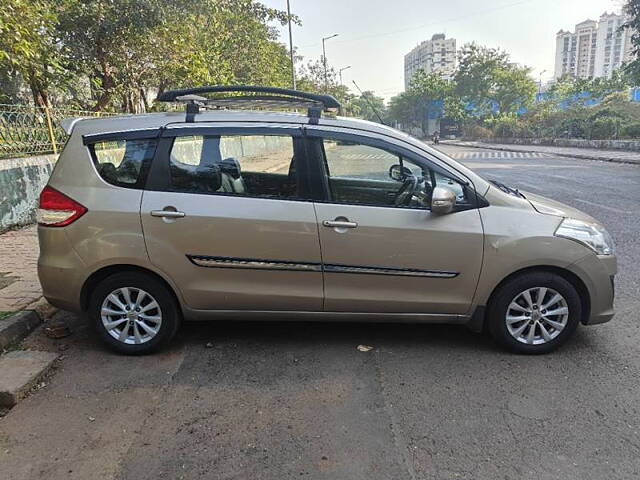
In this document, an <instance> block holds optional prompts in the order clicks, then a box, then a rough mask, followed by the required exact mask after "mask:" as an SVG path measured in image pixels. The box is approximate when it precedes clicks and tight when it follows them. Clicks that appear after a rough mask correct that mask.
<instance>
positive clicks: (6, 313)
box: [0, 312, 13, 320]
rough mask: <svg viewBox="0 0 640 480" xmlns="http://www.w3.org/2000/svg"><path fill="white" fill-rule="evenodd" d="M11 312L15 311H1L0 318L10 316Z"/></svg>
mask: <svg viewBox="0 0 640 480" xmlns="http://www.w3.org/2000/svg"><path fill="white" fill-rule="evenodd" d="M11 314H13V312H0V320H2V319H3V318H6V317H8V316H9V315H11Z"/></svg>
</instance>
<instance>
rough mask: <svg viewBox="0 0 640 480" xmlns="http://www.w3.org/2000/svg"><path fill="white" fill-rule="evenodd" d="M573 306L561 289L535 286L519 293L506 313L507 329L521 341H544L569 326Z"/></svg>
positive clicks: (533, 343) (530, 343)
mask: <svg viewBox="0 0 640 480" xmlns="http://www.w3.org/2000/svg"><path fill="white" fill-rule="evenodd" d="M568 320H569V307H568V305H567V301H566V300H565V298H564V297H563V296H562V295H561V294H560V293H558V292H557V291H555V290H553V289H551V288H546V287H533V288H529V289H527V290H525V291H523V292H520V293H519V294H518V295H516V296H515V297H514V298H513V300H512V301H511V303H510V304H509V306H508V307H507V313H506V316H505V322H506V326H507V330H508V331H509V333H510V334H511V336H512V337H513V338H515V339H516V340H517V341H518V342H521V343H524V344H527V345H541V344H544V343H548V342H550V341H552V340H553V339H554V338H556V337H557V336H558V335H560V333H561V332H562V331H563V330H564V328H565V327H566V326H567V322H568Z"/></svg>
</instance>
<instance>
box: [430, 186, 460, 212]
mask: <svg viewBox="0 0 640 480" xmlns="http://www.w3.org/2000/svg"><path fill="white" fill-rule="evenodd" d="M455 205H456V194H455V193H454V192H453V190H451V189H450V188H447V187H436V188H434V189H433V194H432V195H431V211H432V212H433V213H435V214H437V215H445V214H447V213H451V212H452V211H453V207H454V206H455Z"/></svg>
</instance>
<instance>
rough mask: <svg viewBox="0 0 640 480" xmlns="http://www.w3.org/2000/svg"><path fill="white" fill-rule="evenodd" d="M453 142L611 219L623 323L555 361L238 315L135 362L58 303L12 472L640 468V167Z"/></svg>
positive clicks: (406, 334) (512, 179) (444, 472)
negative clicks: (47, 374)
mask: <svg viewBox="0 0 640 480" xmlns="http://www.w3.org/2000/svg"><path fill="white" fill-rule="evenodd" d="M444 148H446V150H447V151H451V152H454V153H455V154H456V155H457V156H460V158H462V159H463V160H464V161H465V162H466V163H467V164H468V165H469V166H470V167H472V168H474V169H477V170H478V171H481V172H482V173H484V174H486V175H488V176H490V177H493V178H497V179H499V180H501V181H503V182H505V183H509V184H512V185H515V186H517V187H520V188H522V189H523V190H529V191H532V192H536V193H545V194H546V195H548V196H550V197H552V198H555V199H558V200H560V201H563V202H566V203H569V204H571V205H574V206H576V207H578V208H581V209H583V210H585V211H587V212H589V213H591V214H592V215H594V216H595V217H596V218H599V219H601V220H602V221H603V222H604V223H605V224H606V225H607V227H608V228H609V229H610V231H611V232H612V234H613V236H614V238H615V240H616V242H617V245H618V253H619V258H620V268H621V273H620V275H619V277H618V298H617V309H618V311H619V314H618V316H617V317H616V318H615V320H614V321H613V322H611V323H609V324H607V325H602V326H599V327H591V328H581V329H579V331H578V332H577V335H576V336H575V338H574V339H573V341H571V342H570V343H569V344H568V345H567V346H566V348H563V349H562V350H560V351H558V352H557V353H555V354H552V355H548V356H542V357H521V356H515V355H510V354H507V353H504V352H502V351H500V350H497V349H496V348H495V347H494V346H493V344H492V343H491V342H490V341H489V340H488V339H486V338H484V337H482V336H479V335H475V334H473V333H470V332H468V331H467V330H466V329H465V328H462V327H461V328H457V327H447V326H406V325H397V326H396V325H344V324H343V325H339V324H311V325H310V324H281V323H265V324H256V323H252V324H233V323H225V324H216V325H212V324H208V325H204V324H201V325H198V324H196V325H193V324H192V325H187V326H186V328H184V329H183V330H182V332H181V333H180V335H179V338H178V341H177V342H176V344H175V345H174V347H173V348H172V349H171V350H169V351H167V352H164V353H162V354H159V355H155V356H151V357H142V358H127V357H121V356H116V355H113V354H111V353H109V352H107V351H105V350H104V349H103V347H102V346H101V345H100V343H99V342H98V341H97V339H96V337H95V335H93V334H92V333H91V331H90V330H88V329H87V328H85V327H84V326H83V323H82V321H81V319H78V318H77V317H74V316H72V315H68V314H62V315H61V317H63V318H66V319H67V320H68V321H69V322H70V323H71V324H72V325H73V326H74V332H75V333H74V335H73V336H72V337H70V338H69V339H66V340H57V341H53V340H48V339H45V338H44V337H43V336H41V335H35V336H32V337H31V338H30V340H29V342H30V344H31V345H32V346H34V347H42V348H51V349H54V348H57V347H58V346H59V345H64V346H65V347H68V348H67V349H66V350H64V352H63V353H64V356H65V357H64V358H63V360H62V361H61V363H60V365H59V367H58V370H57V372H55V374H54V375H53V376H52V378H51V379H50V380H48V382H47V385H46V386H44V388H42V389H41V390H40V391H39V392H37V393H36V394H35V395H33V396H31V397H30V398H28V399H27V400H25V401H24V402H23V403H21V404H20V405H18V406H17V407H16V408H14V409H13V410H12V411H11V412H10V413H9V414H8V415H7V416H6V417H5V418H3V419H0V465H1V466H2V467H0V478H1V479H3V480H4V479H5V478H6V479H13V480H18V479H33V478H46V479H74V478H78V479H83V480H85V479H87V478H92V479H103V478H106V479H111V478H113V479H136V480H142V479H158V478H163V479H164V478H166V479H178V478H185V479H192V478H207V479H210V478H211V479H213V478H215V479H218V478H220V479H243V480H244V479H286V478H308V479H367V480H375V479H385V480H387V479H410V480H415V479H497V478H500V479H518V480H520V479H581V480H587V479H597V480H601V479H605V478H606V479H629V478H638V476H639V475H640V412H639V410H640V407H639V405H640V404H639V400H640V356H639V355H638V345H639V344H640V315H639V314H638V312H639V311H640V300H639V295H638V294H639V293H640V287H639V283H638V278H639V275H638V271H639V268H638V262H637V259H639V258H640V241H639V238H640V235H639V233H640V225H639V222H638V211H640V188H638V187H639V186H640V168H639V167H636V166H631V165H615V164H609V163H599V162H592V161H581V160H570V159H566V158H565V159H559V158H553V157H546V158H536V157H529V158H520V157H515V156H514V157H513V158H509V157H505V156H504V155H503V153H501V154H500V155H499V156H498V155H496V156H494V157H487V156H485V153H486V151H483V152H482V155H480V154H478V155H476V152H474V151H472V150H468V151H465V150H461V149H455V150H454V149H453V148H452V147H444ZM466 153H468V154H469V155H467V158H466V159H465V158H464V155H462V154H466ZM207 342H211V347H210V348H206V344H207ZM358 344H368V345H372V346H373V347H374V349H373V351H371V352H368V353H361V352H359V351H357V350H356V346H357V345H358ZM63 348H64V347H63Z"/></svg>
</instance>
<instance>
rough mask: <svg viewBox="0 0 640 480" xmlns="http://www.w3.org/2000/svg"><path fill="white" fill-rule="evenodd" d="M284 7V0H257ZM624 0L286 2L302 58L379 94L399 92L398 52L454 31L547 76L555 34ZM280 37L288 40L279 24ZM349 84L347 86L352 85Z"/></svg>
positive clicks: (460, 40) (452, 34) (464, 39)
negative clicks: (296, 22) (321, 61)
mask: <svg viewBox="0 0 640 480" xmlns="http://www.w3.org/2000/svg"><path fill="white" fill-rule="evenodd" d="M260 1H261V2H262V3H264V4H265V5H267V6H270V7H274V8H279V9H281V10H286V8H287V3H286V0H260ZM623 3H624V1H623V0H433V1H432V0H291V13H293V14H296V15H298V16H299V17H300V19H301V20H302V26H300V27H298V26H294V28H293V43H294V46H295V47H297V49H298V53H299V54H301V55H303V56H304V57H305V58H304V63H306V61H307V60H310V59H318V58H320V55H321V54H322V42H321V39H322V37H326V36H329V35H332V34H334V33H338V34H339V36H338V37H336V38H333V39H331V40H328V41H327V59H328V62H329V64H330V65H331V66H333V67H334V68H336V70H337V69H338V68H342V67H346V66H348V65H350V66H351V69H349V70H346V71H344V72H343V78H344V83H345V84H348V85H349V86H351V87H353V84H352V83H351V81H352V80H355V81H356V82H357V83H358V85H359V86H360V88H362V89H363V90H374V91H375V92H376V94H378V95H380V96H383V97H385V98H387V99H388V98H390V97H392V96H393V95H395V94H397V93H399V92H401V91H403V90H404V71H403V68H404V67H403V62H404V55H405V53H407V52H409V51H410V50H411V49H412V48H413V47H414V46H416V45H417V44H418V43H420V42H421V41H423V40H427V39H429V38H431V35H433V34H434V33H445V34H446V35H447V37H454V38H456V39H457V41H458V47H459V46H461V45H462V44H464V43H467V42H471V41H475V42H477V43H479V44H481V45H486V46H488V47H500V48H502V49H504V50H506V51H507V52H508V53H509V54H511V58H512V60H513V61H515V62H518V63H522V64H525V65H527V66H529V67H532V68H533V69H534V72H533V75H534V76H535V78H536V79H537V78H538V75H539V74H540V72H542V71H543V70H546V73H544V74H543V76H542V79H543V80H545V79H548V78H550V77H551V76H553V64H554V55H555V34H556V32H557V31H558V30H560V29H564V30H573V27H574V25H575V24H576V23H580V22H582V21H583V20H586V19H587V18H591V19H593V20H597V19H598V18H599V17H600V15H601V14H602V13H604V12H605V11H609V12H611V11H619V10H620V8H621V6H622V4H623ZM281 31H282V34H281V40H282V42H284V43H287V44H288V41H289V40H288V36H287V35H288V34H287V31H286V28H282V29H281ZM352 90H354V88H352Z"/></svg>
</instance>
